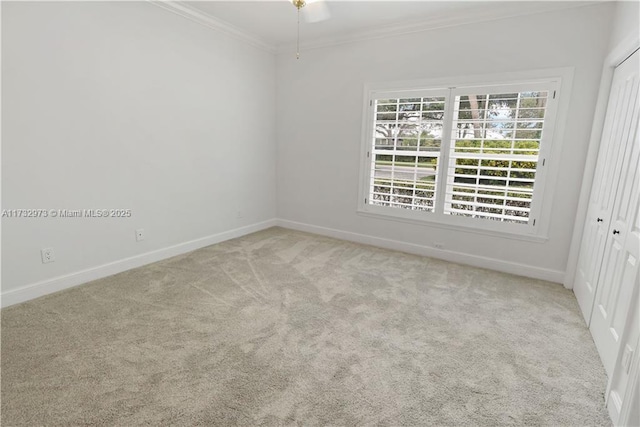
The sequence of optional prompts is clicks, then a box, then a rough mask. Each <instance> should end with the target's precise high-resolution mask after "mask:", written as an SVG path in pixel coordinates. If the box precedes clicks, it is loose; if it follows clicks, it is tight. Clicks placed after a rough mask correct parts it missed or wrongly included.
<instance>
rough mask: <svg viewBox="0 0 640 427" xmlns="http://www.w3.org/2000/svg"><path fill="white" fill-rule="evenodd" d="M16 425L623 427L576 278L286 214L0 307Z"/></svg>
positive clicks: (7, 414) (7, 407) (9, 421)
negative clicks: (237, 234) (233, 235)
mask: <svg viewBox="0 0 640 427" xmlns="http://www.w3.org/2000/svg"><path fill="white" fill-rule="evenodd" d="M1 365H2V425H3V426H14V425H28V426H35V425H121V426H132V425H140V424H147V425H225V426H231V425H241V426H254V425H265V426H276V425H296V424H298V425H310V426H313V425H345V426H352V425H358V426H363V425H380V426H400V425H412V426H436V425H437V426H440V425H441V426H445V425H446V426H463V425H470V426H471V425H473V426H476V425H478V426H498V425H547V426H562V425H567V426H568V425H575V426H584V425H589V426H601V425H610V422H609V419H608V416H607V414H606V410H605V407H604V402H603V397H602V396H603V391H604V390H605V386H606V378H605V373H604V369H603V368H602V366H601V364H600V362H599V359H598V356H597V353H596V350H595V347H594V345H593V342H592V340H591V337H590V335H589V331H588V330H587V328H586V327H585V325H584V322H583V320H582V318H581V316H580V314H579V310H578V306H577V304H576V300H575V298H574V296H573V294H572V293H571V292H570V291H568V290H566V289H564V288H563V287H562V286H560V285H557V284H552V283H547V282H543V281H538V280H531V279H525V278H522V277H517V276H512V275H508V274H502V273H496V272H493V271H488V270H482V269H478V268H472V267H466V266H461V265H457V264H451V263H448V262H444V261H438V260H434V259H428V258H421V257H418V256H413V255H407V254H403V253H399V252H393V251H387V250H382V249H376V248H373V247H369V246H363V245H358V244H354V243H349V242H344V241H340V240H334V239H329V238H324V237H319V236H315V235H311V234H306V233H299V232H295V231H289V230H284V229H281V228H272V229H269V230H266V231H263V232H259V233H255V234H252V235H249V236H246V237H243V238H240V239H236V240H232V241H228V242H225V243H222V244H218V245H214V246H210V247H207V248H204V249H201V250H198V251H196V252H192V253H190V254H186V255H183V256H179V257H176V258H172V259H169V260H166V261H162V262H159V263H156V264H153V265H149V266H146V267H143V268H139V269H136V270H131V271H128V272H125V273H122V274H118V275H116V276H112V277H108V278H105V279H102V280H98V281H95V282H92V283H90V284H87V285H84V286H80V287H78V288H74V289H71V290H68V291H64V292H60V293H57V294H54V295H50V296H47V297H44V298H40V299H37V300H34V301H31V302H28V303H25V304H21V305H18V306H14V307H10V308H8V309H5V310H2V360H1Z"/></svg>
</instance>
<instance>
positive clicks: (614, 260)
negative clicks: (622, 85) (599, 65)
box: [590, 53, 640, 376]
mask: <svg viewBox="0 0 640 427" xmlns="http://www.w3.org/2000/svg"><path fill="white" fill-rule="evenodd" d="M635 56H636V61H635V62H632V63H631V65H632V66H633V68H634V69H635V77H633V78H632V79H629V80H628V83H629V85H630V86H631V87H632V89H633V91H632V97H633V98H635V100H634V101H633V102H631V103H630V104H633V109H632V114H631V115H630V116H629V117H628V118H627V120H625V122H623V123H620V124H619V126H620V127H622V128H623V132H622V134H623V136H625V140H624V141H623V142H624V145H625V146H626V149H625V150H624V152H625V154H624V158H623V162H622V165H621V168H620V181H619V183H618V186H617V191H616V199H615V203H614V206H613V214H612V217H611V224H610V227H609V230H608V232H607V240H606V243H605V250H604V258H603V261H602V267H601V271H600V275H599V278H598V285H597V290H596V297H595V304H594V308H593V314H592V316H591V324H590V329H591V334H592V335H593V339H594V341H595V343H596V347H597V349H598V352H599V353H600V357H601V359H602V362H603V364H604V367H605V369H606V371H607V374H608V375H609V376H611V374H612V372H613V368H614V365H615V363H616V357H617V355H618V350H619V348H620V337H622V335H623V332H624V328H625V325H626V324H627V319H628V315H629V308H630V306H631V302H632V298H633V296H634V290H635V289H636V287H637V286H639V279H640V278H639V276H638V271H639V268H638V267H639V264H640V162H639V161H638V160H639V158H640V133H639V131H638V129H639V124H638V116H639V115H640V114H639V111H638V109H639V107H640V105H638V104H639V103H638V96H639V93H638V62H637V56H638V54H637V53H636V55H635ZM627 61H629V60H627ZM623 65H624V64H623Z"/></svg>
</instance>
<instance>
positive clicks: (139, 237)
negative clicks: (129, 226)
mask: <svg viewBox="0 0 640 427" xmlns="http://www.w3.org/2000/svg"><path fill="white" fill-rule="evenodd" d="M143 240H144V228H138V229H137V230H136V242H141V241H143Z"/></svg>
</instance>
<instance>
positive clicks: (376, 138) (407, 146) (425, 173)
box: [368, 90, 445, 212]
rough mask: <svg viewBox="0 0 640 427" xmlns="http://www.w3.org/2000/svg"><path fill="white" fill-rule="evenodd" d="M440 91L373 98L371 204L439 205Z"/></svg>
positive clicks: (421, 207) (422, 208)
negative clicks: (437, 186) (437, 200)
mask: <svg viewBox="0 0 640 427" xmlns="http://www.w3.org/2000/svg"><path fill="white" fill-rule="evenodd" d="M441 93H443V91H442V90H440V91H437V92H435V91H431V92H427V93H424V91H423V93H419V92H415V93H404V94H403V96H393V94H385V96H384V98H380V99H375V100H374V101H372V104H373V108H374V114H375V116H374V123H373V127H374V129H373V141H372V142H373V144H372V150H371V152H370V153H368V155H370V156H371V175H370V176H371V179H370V183H369V204H371V205H377V206H387V207H395V208H402V209H410V210H419V211H428V212H433V211H434V206H435V200H436V185H437V183H436V180H437V176H438V170H439V168H440V164H439V163H440V150H441V142H442V130H443V127H444V125H443V119H444V108H445V96H444V95H440V94H441Z"/></svg>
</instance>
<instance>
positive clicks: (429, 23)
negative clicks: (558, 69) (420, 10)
mask: <svg viewBox="0 0 640 427" xmlns="http://www.w3.org/2000/svg"><path fill="white" fill-rule="evenodd" d="M606 2H607V0H595V1H593V0H592V1H579V0H578V1H573V0H572V1H564V2H551V1H550V2H542V1H541V2H538V3H537V4H534V6H529V7H532V9H524V10H519V11H500V10H498V11H496V9H482V8H478V9H476V10H474V13H473V14H455V15H451V14H445V15H443V16H434V17H432V18H430V19H427V20H423V21H421V22H414V23H398V24H391V25H386V26H380V27H377V28H375V29H370V30H363V31H358V32H353V33H347V34H341V35H337V36H332V37H323V38H317V39H314V40H311V41H308V42H303V43H301V44H300V50H313V49H321V48H325V47H331V46H338V45H344V44H350V43H357V42H361V41H367V40H376V39H382V38H385V37H393V36H400V35H406V34H413V33H419V32H424V31H431V30H438V29H443V28H450V27H457V26H462V25H469V24H478V23H482V22H491V21H498V20H501V19H509V18H516V17H519V16H526V15H537V14H542V13H548V12H555V11H560V10H565V9H574V8H578V7H583V6H592V5H595V4H601V3H606ZM295 49H296V47H295V44H292V43H287V44H280V45H278V46H277V53H278V54H283V53H291V52H294V51H295Z"/></svg>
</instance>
